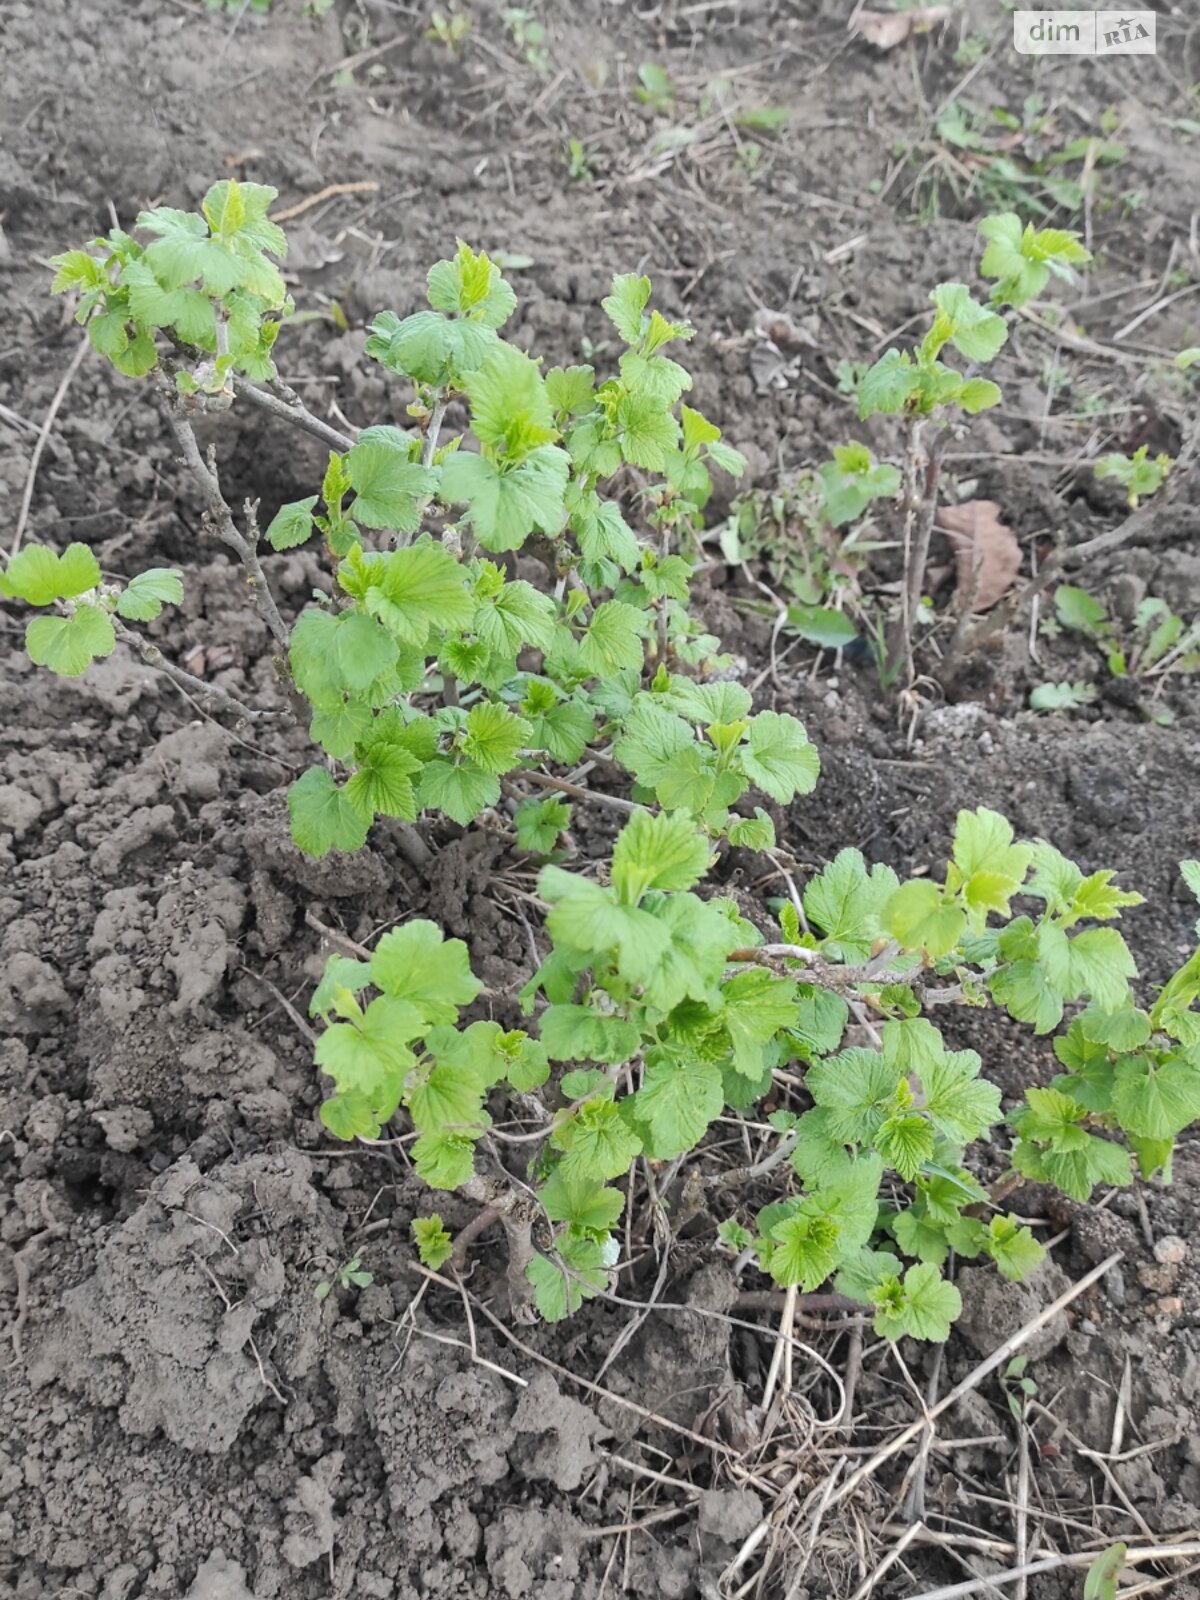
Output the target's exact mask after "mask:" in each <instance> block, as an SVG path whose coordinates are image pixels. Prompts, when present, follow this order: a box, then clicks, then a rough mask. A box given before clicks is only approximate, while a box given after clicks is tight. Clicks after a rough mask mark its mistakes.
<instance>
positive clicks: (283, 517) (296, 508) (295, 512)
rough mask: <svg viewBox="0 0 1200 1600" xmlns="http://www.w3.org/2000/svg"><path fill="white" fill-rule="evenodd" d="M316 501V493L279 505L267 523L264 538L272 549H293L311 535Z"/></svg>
mask: <svg viewBox="0 0 1200 1600" xmlns="http://www.w3.org/2000/svg"><path fill="white" fill-rule="evenodd" d="M316 503H317V497H316V495H315V494H310V495H308V496H307V498H306V499H304V500H293V501H291V502H290V503H289V504H288V505H285V506H280V508H279V510H278V511H277V512H276V513H275V515H274V516H273V517H272V518H271V520H270V522H269V523H268V525H267V533H266V539H267V543H268V544H269V545H270V546H271V548H272V549H273V550H294V549H295V548H296V547H297V545H302V544H304V543H305V541H306V540H307V539H310V538H311V537H312V531H313V518H312V509H313V507H314V506H315V505H316Z"/></svg>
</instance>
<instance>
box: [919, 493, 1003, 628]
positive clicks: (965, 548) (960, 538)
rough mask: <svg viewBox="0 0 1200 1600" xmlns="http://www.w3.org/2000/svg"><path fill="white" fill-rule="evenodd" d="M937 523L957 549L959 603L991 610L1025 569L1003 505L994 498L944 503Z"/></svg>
mask: <svg viewBox="0 0 1200 1600" xmlns="http://www.w3.org/2000/svg"><path fill="white" fill-rule="evenodd" d="M937 525H938V527H939V528H940V529H941V530H942V532H943V533H944V534H945V535H946V536H947V538H948V539H949V540H950V544H951V546H952V548H953V550H954V569H955V573H956V575H957V582H956V584H955V587H954V599H955V602H956V604H957V605H958V606H959V607H960V608H961V607H962V606H964V605H969V606H970V608H971V610H972V611H989V610H991V608H992V606H994V605H995V604H996V602H997V601H998V600H1003V598H1004V596H1005V595H1006V594H1007V593H1008V591H1009V590H1010V589H1011V588H1012V586H1013V584H1014V583H1015V582H1016V579H1017V574H1018V573H1019V572H1020V570H1021V546H1020V545H1019V544H1018V543H1017V536H1016V534H1015V533H1014V532H1013V531H1012V529H1011V528H1010V527H1007V526H1006V525H1005V524H1004V523H1003V522H1001V521H1000V507H999V506H998V505H997V504H996V502H995V501H994V500H968V501H966V502H965V503H964V504H963V505H961V506H943V507H942V508H941V510H939V512H938V516H937ZM976 569H978V578H977V577H976Z"/></svg>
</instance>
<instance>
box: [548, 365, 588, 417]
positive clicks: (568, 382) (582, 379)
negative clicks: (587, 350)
mask: <svg viewBox="0 0 1200 1600" xmlns="http://www.w3.org/2000/svg"><path fill="white" fill-rule="evenodd" d="M545 383H546V395H547V397H548V399H549V401H550V404H551V406H552V407H553V408H554V410H555V411H556V412H559V413H561V414H562V415H564V416H570V417H577V416H582V415H583V413H584V412H586V411H590V410H591V409H592V407H593V406H594V404H595V398H596V391H595V371H594V369H593V368H591V367H551V369H550V371H549V372H547V374H546V378H545Z"/></svg>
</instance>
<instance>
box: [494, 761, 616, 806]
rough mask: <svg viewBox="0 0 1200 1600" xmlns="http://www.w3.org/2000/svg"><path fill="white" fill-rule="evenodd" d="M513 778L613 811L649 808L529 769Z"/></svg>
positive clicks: (525, 768)
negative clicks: (592, 802)
mask: <svg viewBox="0 0 1200 1600" xmlns="http://www.w3.org/2000/svg"><path fill="white" fill-rule="evenodd" d="M512 776H513V778H514V779H515V778H524V779H525V780H526V781H527V782H529V783H536V784H537V785H538V786H539V787H540V788H542V789H555V790H557V792H558V793H559V794H569V795H570V796H571V798H572V799H574V800H594V801H595V802H596V804H597V805H601V806H608V807H610V808H611V809H612V810H613V811H624V812H633V811H646V810H647V809H648V807H646V806H641V805H638V803H637V801H636V800H622V799H621V797H620V796H619V795H615V794H604V793H603V792H602V791H601V790H599V789H585V788H584V787H583V785H582V784H579V783H568V782H567V780H566V778H552V777H551V776H550V775H549V774H548V773H545V772H534V771H533V770H532V769H531V768H529V767H522V768H521V769H520V771H519V772H514V773H513V774H512Z"/></svg>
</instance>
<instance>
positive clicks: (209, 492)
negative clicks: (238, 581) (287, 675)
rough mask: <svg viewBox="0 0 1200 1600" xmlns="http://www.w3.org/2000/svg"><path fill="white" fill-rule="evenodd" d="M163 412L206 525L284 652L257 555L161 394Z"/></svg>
mask: <svg viewBox="0 0 1200 1600" xmlns="http://www.w3.org/2000/svg"><path fill="white" fill-rule="evenodd" d="M160 393H161V396H162V402H163V410H164V412H165V413H166V417H167V421H168V423H169V424H170V427H171V431H172V433H173V434H174V435H175V439H176V442H177V443H178V445H179V449H180V452H181V453H182V455H183V459H184V461H185V462H186V464H187V466H188V467H189V469H190V470H191V473H192V476H193V477H194V478H195V480H196V482H197V484H199V486H200V491H201V493H202V495H203V497H204V516H205V521H206V522H207V523H208V525H209V527H210V528H211V529H212V531H213V533H215V534H216V536H217V538H218V539H219V540H220V541H221V543H222V544H223V545H225V546H226V547H227V548H228V549H230V550H232V551H233V553H234V554H235V555H236V556H237V558H238V560H239V561H240V562H241V563H242V566H243V567H244V568H245V571H246V577H247V579H248V581H249V583H250V587H251V588H252V589H253V591H254V603H255V606H256V607H257V608H258V614H259V616H260V617H261V618H262V620H263V621H264V622H265V623H266V625H267V627H268V629H269V630H270V632H271V634H272V635H273V637H274V639H275V641H276V643H277V644H278V645H279V647H280V649H281V650H283V651H285V652H286V650H287V647H288V639H289V637H290V635H289V632H288V628H287V624H286V623H285V622H284V620H283V618H282V617H281V616H280V614H279V607H278V606H277V605H276V604H275V597H274V595H273V594H272V593H271V590H270V588H269V587H268V585H267V580H266V575H265V574H264V572H263V569H262V563H261V562H260V561H259V559H258V552H257V550H256V549H255V548H254V545H253V543H252V542H251V541H250V540H249V539H247V538H245V537H244V536H243V535H242V534H241V533H239V531H238V528H237V525H236V523H235V522H234V520H233V513H232V511H230V509H229V505H228V503H227V502H226V499H225V496H224V495H223V494H222V493H221V485H220V482H219V480H218V478H217V475H216V472H215V471H214V470H213V467H212V465H211V463H210V462H206V461H205V459H204V457H203V456H202V455H201V454H200V446H199V445H198V444H197V442H196V435H195V433H194V431H193V429H192V425H191V423H190V422H188V421H187V419H186V418H185V417H183V416H181V415H180V412H179V409H178V406H177V404H176V401H175V398H174V396H172V395H171V394H170V392H169V391H165V390H164V391H160Z"/></svg>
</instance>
